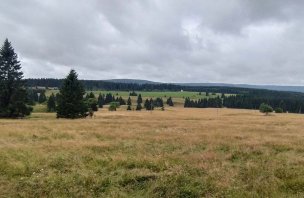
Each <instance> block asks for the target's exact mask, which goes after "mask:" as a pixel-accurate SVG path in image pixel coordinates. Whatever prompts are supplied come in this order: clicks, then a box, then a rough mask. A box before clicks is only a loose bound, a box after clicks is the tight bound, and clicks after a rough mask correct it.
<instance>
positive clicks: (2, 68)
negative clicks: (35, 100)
mask: <svg viewBox="0 0 304 198" xmlns="http://www.w3.org/2000/svg"><path fill="white" fill-rule="evenodd" d="M20 70H21V64H20V62H19V61H18V56H17V54H16V53H15V51H14V48H13V47H12V45H11V43H10V42H9V41H8V39H6V40H5V42H4V44H3V46H2V47H1V49H0V117H15V118H16V117H24V116H27V115H29V114H30V113H31V111H32V110H33V108H32V107H30V106H28V105H27V104H28V96H27V92H26V89H25V83H24V81H23V72H22V71H20Z"/></svg>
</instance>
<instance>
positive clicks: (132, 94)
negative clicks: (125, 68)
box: [129, 90, 137, 96]
mask: <svg viewBox="0 0 304 198" xmlns="http://www.w3.org/2000/svg"><path fill="white" fill-rule="evenodd" d="M129 96H137V93H136V92H135V91H134V90H133V91H132V92H130V94H129Z"/></svg>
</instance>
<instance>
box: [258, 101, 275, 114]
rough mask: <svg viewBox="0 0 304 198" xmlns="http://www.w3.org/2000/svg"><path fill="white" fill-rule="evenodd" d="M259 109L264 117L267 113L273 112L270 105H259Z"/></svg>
mask: <svg viewBox="0 0 304 198" xmlns="http://www.w3.org/2000/svg"><path fill="white" fill-rule="evenodd" d="M259 109H260V112H261V113H265V115H268V114H269V113H271V112H273V109H272V107H271V106H270V105H268V104H265V103H262V104H261V105H260V108H259Z"/></svg>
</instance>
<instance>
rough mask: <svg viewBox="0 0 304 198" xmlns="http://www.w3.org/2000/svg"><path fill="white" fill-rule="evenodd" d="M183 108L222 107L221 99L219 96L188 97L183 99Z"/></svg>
mask: <svg viewBox="0 0 304 198" xmlns="http://www.w3.org/2000/svg"><path fill="white" fill-rule="evenodd" d="M184 107H185V108H209V107H212V108H222V107H223V100H222V99H221V98H220V97H215V98H204V99H198V100H191V99H190V98H188V97H187V98H186V99H185V103H184Z"/></svg>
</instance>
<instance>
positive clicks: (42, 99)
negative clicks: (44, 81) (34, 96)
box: [38, 91, 47, 104]
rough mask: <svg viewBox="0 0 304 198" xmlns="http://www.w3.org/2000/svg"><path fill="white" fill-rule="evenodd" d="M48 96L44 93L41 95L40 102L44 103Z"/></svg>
mask: <svg viewBox="0 0 304 198" xmlns="http://www.w3.org/2000/svg"><path fill="white" fill-rule="evenodd" d="M46 100H47V99H46V96H45V93H44V91H43V92H41V93H39V98H38V102H39V103H40V104H41V103H44V102H45V101H46Z"/></svg>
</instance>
